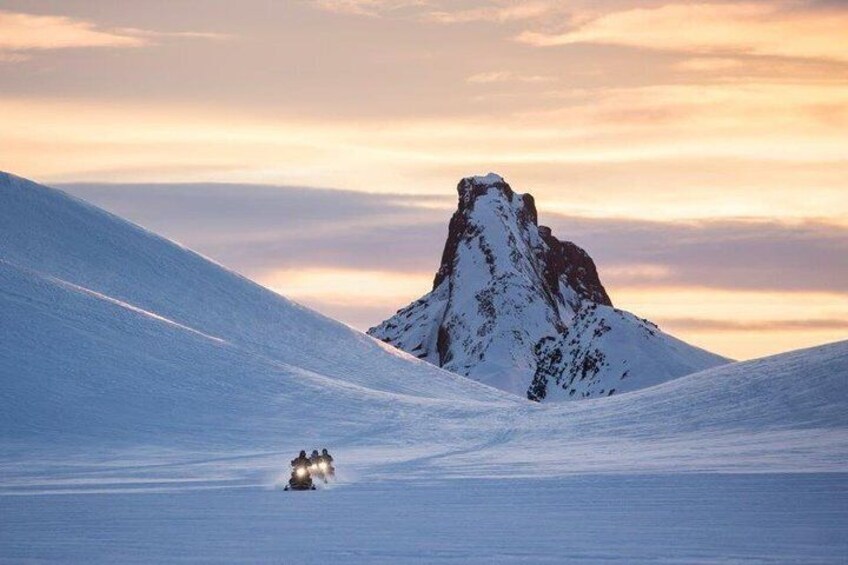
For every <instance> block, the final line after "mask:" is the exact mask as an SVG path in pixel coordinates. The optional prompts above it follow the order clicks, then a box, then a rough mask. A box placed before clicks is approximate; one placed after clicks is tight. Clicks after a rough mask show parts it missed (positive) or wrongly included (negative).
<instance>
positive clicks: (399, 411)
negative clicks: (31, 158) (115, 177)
mask: <svg viewBox="0 0 848 565" xmlns="http://www.w3.org/2000/svg"><path fill="white" fill-rule="evenodd" d="M0 227H2V238H0V322H2V323H0V377H2V378H0V401H2V407H3V410H2V411H0V430H1V431H0V433H1V434H2V436H0V456H2V462H3V463H4V468H5V470H6V473H5V477H6V478H5V479H4V481H3V482H2V484H0V487H2V488H5V489H7V490H8V489H12V490H14V489H15V488H19V486H20V485H21V484H26V485H29V486H30V487H32V486H33V485H34V484H39V483H38V481H39V480H41V479H38V480H34V479H32V478H31V477H33V476H34V475H38V476H39V477H42V478H43V477H53V478H52V479H50V480H58V479H56V477H57V476H61V477H62V479H61V480H62V481H70V482H69V483H63V484H66V486H67V484H73V485H76V486H74V487H73V488H78V487H79V485H80V483H78V482H74V481H76V480H77V478H78V477H76V475H74V473H82V474H85V473H88V472H94V471H92V470H93V469H94V470H96V471H97V473H98V474H97V477H99V478H98V479H97V481H101V482H97V481H95V483H93V484H94V485H95V486H96V487H97V488H105V486H104V485H112V486H114V485H115V484H121V481H123V480H125V479H122V478H121V476H122V474H124V473H129V474H131V475H132V476H133V477H134V478H135V479H137V480H140V481H141V479H139V477H140V476H143V477H144V480H143V481H142V482H144V481H149V482H151V483H156V484H158V483H157V481H167V480H171V479H173V478H174V477H175V476H178V477H180V478H181V479H180V480H184V479H185V478H186V477H190V478H191V479H192V480H198V481H204V480H206V481H220V480H225V481H235V482H236V483H239V482H242V483H243V482H247V483H248V484H256V483H267V482H273V480H274V478H273V475H274V471H275V470H279V468H280V467H281V465H282V464H283V462H284V461H286V460H287V459H288V458H289V457H290V455H291V451H292V450H294V449H299V448H301V447H307V446H318V445H321V444H324V445H328V446H330V447H331V448H332V449H333V450H334V451H336V452H337V453H338V454H339V455H340V457H342V459H343V460H344V461H345V470H346V472H347V473H349V474H348V476H347V480H349V481H355V480H357V478H359V477H364V476H367V477H369V478H372V479H373V478H379V477H381V476H392V477H394V478H415V477H423V476H427V477H432V476H434V475H435V474H438V475H439V476H443V477H463V476H475V477H481V476H490V477H497V476H532V475H543V476H551V475H561V474H569V473H575V472H623V471H629V472H653V471H680V470H688V471H694V470H738V471H766V470H792V471H802V470H819V471H834V470H843V471H844V470H848V463H846V461H848V434H846V429H848V400H847V399H848V342H840V343H835V344H831V345H827V346H822V347H818V348H813V349H808V350H803V351H797V352H792V353H787V354H783V355H778V356H775V357H770V358H767V359H762V360H757V361H750V362H746V363H735V364H730V365H726V366H722V367H718V368H715V369H710V370H707V371H702V372H700V373H696V374H693V375H691V376H687V377H684V378H680V379H677V380H673V381H670V382H666V383H664V384H661V385H658V386H654V387H650V388H647V389H643V390H641V391H637V392H634V393H629V394H624V395H621V396H613V397H611V398H603V399H593V400H587V401H585V402H581V403H561V404H549V405H539V404H537V403H531V402H528V401H523V400H520V399H517V398H516V397H514V396H511V395H508V394H506V393H503V392H500V391H497V390H495V389H493V388H490V387H486V386H484V385H481V384H478V383H475V382H473V381H470V380H468V379H465V378H463V377H459V376H457V375H454V374H452V373H448V372H446V371H442V370H440V369H438V368H435V367H433V366H431V365H429V364H427V363H424V362H422V361H419V360H417V359H414V358H412V357H410V356H408V355H406V354H403V353H400V352H398V351H396V350H394V349H393V348H391V347H389V346H386V345H383V344H381V343H379V342H378V341H376V340H374V339H371V338H369V337H368V336H365V335H363V334H361V333H359V332H356V331H355V330H352V329H350V328H348V327H346V326H344V325H342V324H339V323H336V322H334V321H332V320H329V319H327V318H325V317H323V316H321V315H319V314H316V313H314V312H312V311H310V310H308V309H306V308H303V307H301V306H298V305H296V304H294V303H292V302H290V301H288V300H286V299H284V298H282V297H280V296H279V295H276V294H274V293H272V292H270V291H268V290H266V289H264V288H262V287H260V286H258V285H256V284H254V283H252V282H250V281H248V280H246V279H244V278H243V277H240V276H238V275H236V274H234V273H231V272H229V271H227V270H226V269H223V268H222V267H220V266H218V265H216V264H214V263H212V262H210V261H208V260H207V259H204V258H203V257H201V256H199V255H197V254H195V253H193V252H191V251H188V250H186V249H183V248H181V247H179V246H177V245H175V244H173V243H171V242H169V241H167V240H164V239H162V238H160V237H158V236H156V235H153V234H151V233H149V232H146V231H144V230H142V229H140V228H138V227H136V226H134V225H132V224H130V223H128V222H125V221H123V220H121V219H119V218H117V217H115V216H112V215H110V214H107V213H105V212H103V211H101V210H99V209H97V208H94V207H92V206H90V205H88V204H85V203H83V202H81V201H79V200H76V199H74V198H72V197H69V196H67V195H65V194H64V193H62V192H60V191H56V190H53V189H50V188H46V187H43V186H39V185H36V184H34V183H31V182H28V181H25V180H23V179H19V178H17V177H13V176H10V175H0ZM80 448H84V449H80ZM201 454H202V455H201ZM68 466H70V468H72V469H75V471H72V472H70V471H68V470H67V469H68V468H69V467H68ZM57 469H62V471H61V472H59V471H57ZM83 469H86V471H83ZM57 473H58V474H57ZM26 477H30V479H26ZM222 477H223V479H222ZM135 479H134V480H135ZM110 481H113V482H110ZM60 482H61V481H60ZM16 485H17V486H16Z"/></svg>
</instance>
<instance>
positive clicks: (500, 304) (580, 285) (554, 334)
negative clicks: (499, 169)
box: [369, 173, 726, 400]
mask: <svg viewBox="0 0 848 565" xmlns="http://www.w3.org/2000/svg"><path fill="white" fill-rule="evenodd" d="M457 191H458V193H459V205H458V208H457V211H456V212H455V213H454V215H453V217H452V218H451V220H450V225H449V228H448V238H447V241H446V243H445V248H444V252H443V254H442V260H441V264H440V266H439V269H438V271H437V272H436V276H435V279H434V281H433V290H432V291H431V292H430V293H429V294H427V295H426V296H424V297H422V298H421V299H419V300H417V301H415V302H413V303H412V304H410V305H409V306H407V307H406V308H403V309H402V310H400V311H398V313H397V314H396V315H395V316H393V317H392V318H390V319H388V320H386V321H384V322H383V323H382V324H380V325H378V326H376V327H374V328H371V329H370V330H369V333H370V334H371V335H373V336H374V337H377V338H379V339H382V340H383V341H385V342H387V343H390V344H392V345H394V346H395V347H398V348H400V349H402V350H404V351H407V352H409V353H411V354H413V355H416V356H417V357H419V358H421V359H424V360H426V361H429V362H430V363H433V364H435V365H438V366H440V367H443V368H445V369H448V370H450V371H453V372H455V373H459V374H460V375H465V376H468V377H471V378H473V379H475V380H478V381H481V382H484V383H486V384H489V385H492V386H495V387H497V388H500V389H503V390H506V391H509V392H513V393H516V394H520V395H522V396H526V397H527V398H530V399H531V400H543V399H563V400H570V399H580V398H589V397H598V396H609V395H611V394H615V393H620V392H624V391H628V390H636V389H638V388H643V387H645V386H650V385H653V384H657V383H660V382H663V381H666V380H668V379H672V378H676V377H680V376H683V375H686V374H688V373H692V372H695V371H698V370H702V369H705V368H708V367H712V366H715V365H719V364H722V363H724V362H726V359H724V358H722V357H719V356H717V355H713V354H711V353H708V352H706V351H703V350H701V349H698V348H695V347H692V346H689V345H687V344H685V343H683V342H681V341H679V340H677V339H675V338H673V337H671V336H668V335H666V334H664V333H663V332H661V331H660V330H659V329H658V328H657V327H656V326H655V325H653V324H651V323H650V322H647V321H645V320H641V319H639V318H637V317H635V316H633V315H631V314H628V313H626V312H622V311H620V310H617V309H615V308H613V307H612V301H611V300H610V298H609V295H608V294H607V292H606V290H605V289H604V286H603V284H601V281H600V278H599V276H598V272H597V269H596V267H595V263H594V261H592V258H591V257H590V256H589V254H588V253H586V252H585V251H584V250H583V249H581V248H580V247H578V246H577V245H575V244H574V243H571V242H569V241H560V240H559V239H557V238H556V237H554V235H553V234H552V232H551V229H550V228H548V227H546V226H539V225H538V214H537V211H536V204H535V201H534V199H533V197H532V196H531V195H530V194H518V193H516V192H514V191H513V190H512V188H511V187H510V186H509V184H507V183H506V181H504V179H503V178H502V177H500V176H499V175H496V174H494V173H489V174H488V175H485V176H474V177H467V178H464V179H462V180H461V181H460V182H459V185H458V186H457Z"/></svg>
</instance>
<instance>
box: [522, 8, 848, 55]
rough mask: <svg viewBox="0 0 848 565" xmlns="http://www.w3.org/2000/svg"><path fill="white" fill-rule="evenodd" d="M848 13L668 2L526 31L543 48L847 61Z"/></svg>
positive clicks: (530, 41)
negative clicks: (559, 29)
mask: <svg viewBox="0 0 848 565" xmlns="http://www.w3.org/2000/svg"><path fill="white" fill-rule="evenodd" d="M846 30H848V11H843V10H836V9H834V10H815V11H812V10H810V11H800V10H790V9H787V8H786V6H785V5H784V6H782V5H781V4H767V3H761V4H754V3H741V4H731V3H727V4H667V5H665V6H660V7H657V8H636V9H630V10H622V11H618V12H612V13H609V14H605V15H602V16H600V17H597V18H594V19H591V20H589V21H586V22H583V23H581V24H578V25H577V26H576V27H575V28H574V29H571V30H569V31H566V32H564V33H544V32H537V31H525V32H524V33H522V34H520V35H519V36H517V38H516V39H517V40H518V41H520V42H523V43H528V44H531V45H536V46H539V47H550V46H556V45H570V44H575V43H600V44H610V45H623V46H628V47H642V48H648V49H658V50H669V51H682V52H693V53H718V54H721V53H744V54H750V55H770V56H781V57H801V58H812V59H826V60H834V61H848V42H847V41H845V34H846Z"/></svg>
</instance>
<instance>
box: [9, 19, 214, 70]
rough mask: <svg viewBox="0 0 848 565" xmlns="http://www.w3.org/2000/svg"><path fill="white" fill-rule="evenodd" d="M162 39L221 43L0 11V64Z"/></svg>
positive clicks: (183, 34)
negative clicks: (44, 53) (60, 51)
mask: <svg viewBox="0 0 848 565" xmlns="http://www.w3.org/2000/svg"><path fill="white" fill-rule="evenodd" d="M163 37H188V38H203V39H223V38H224V37H226V36H225V35H223V34H217V33H209V32H197V31H178V32H161V31H153V30H144V29H136V28H112V29H110V28H104V27H102V26H98V25H97V24H95V23H94V22H91V21H88V20H83V19H77V18H71V17H66V16H56V15H36V14H26V13H18V12H8V11H2V10H0V61H4V62H20V61H25V60H27V59H28V58H29V55H27V52H31V51H46V50H56V49H81V48H107V47H111V48H134V47H143V46H146V45H151V44H153V43H155V41H156V40H157V39H159V38H163Z"/></svg>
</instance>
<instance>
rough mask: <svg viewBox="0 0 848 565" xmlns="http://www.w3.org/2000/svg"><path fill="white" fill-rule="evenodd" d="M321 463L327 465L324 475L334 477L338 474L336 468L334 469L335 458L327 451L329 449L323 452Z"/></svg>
mask: <svg viewBox="0 0 848 565" xmlns="http://www.w3.org/2000/svg"><path fill="white" fill-rule="evenodd" d="M320 461H322V462H323V463H325V464H326V468H325V471H324V474H325V475H327V476H329V477H332V476H334V475H335V474H336V468H335V467H333V456H332V455H330V452H329V451H327V448H326V447H325V448H324V449H322V450H321V456H320Z"/></svg>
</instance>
